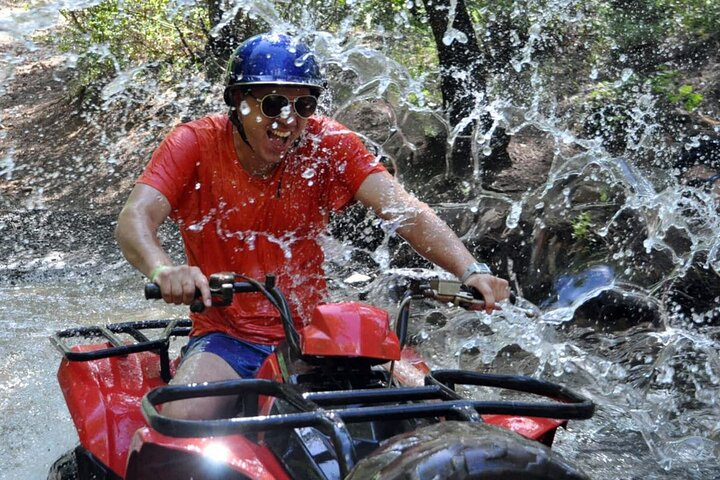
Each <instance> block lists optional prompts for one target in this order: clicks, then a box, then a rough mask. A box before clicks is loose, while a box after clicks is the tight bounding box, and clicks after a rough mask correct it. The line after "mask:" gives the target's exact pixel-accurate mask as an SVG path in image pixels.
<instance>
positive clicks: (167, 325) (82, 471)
mask: <svg viewBox="0 0 720 480" xmlns="http://www.w3.org/2000/svg"><path fill="white" fill-rule="evenodd" d="M210 284H211V291H212V293H213V305H214V306H215V307H218V308H222V306H223V305H228V304H230V303H231V302H232V301H233V299H234V296H235V294H242V293H251V292H260V293H261V294H263V295H264V296H265V297H266V298H267V300H268V301H269V302H270V303H272V304H273V305H274V306H275V307H276V308H277V310H278V312H279V313H280V317H281V320H282V324H283V327H284V329H285V335H286V340H285V341H284V342H283V343H281V344H280V345H279V346H278V347H277V348H276V349H275V351H274V352H273V353H272V354H271V355H270V356H269V357H268V358H267V359H266V361H265V362H264V363H263V365H262V366H261V367H260V370H259V371H258V374H257V377H256V378H254V379H241V380H232V381H223V382H212V383H206V384H197V385H169V384H168V382H169V381H170V379H171V378H172V375H173V373H174V369H175V367H176V365H177V361H178V359H171V358H170V357H171V355H170V351H171V348H170V347H171V344H172V342H174V341H176V340H177V339H178V337H184V336H187V335H188V334H189V330H190V328H189V327H190V321H189V320H155V321H144V322H126V323H118V324H112V325H107V326H96V327H81V328H73V329H68V330H63V331H60V332H57V333H56V334H55V335H54V336H52V337H51V341H52V342H53V344H54V345H55V346H56V347H57V349H58V350H60V351H61V352H62V354H63V359H62V361H61V364H60V368H59V371H58V380H59V383H60V386H61V389H62V391H63V394H64V396H65V400H66V403H67V405H68V409H69V410H70V414H71V416H72V418H73V422H74V423H75V427H76V429H77V432H78V436H79V438H80V442H79V445H78V446H77V447H76V448H75V449H73V450H71V451H69V452H68V453H67V454H65V455H64V456H63V457H61V458H60V459H59V460H58V461H57V462H55V464H54V465H53V466H52V467H51V469H50V474H49V477H48V478H49V479H55V480H69V479H82V480H85V479H109V480H114V479H153V480H157V479H158V478H163V479H191V478H193V479H271V478H277V479H292V478H297V479H303V480H304V479H318V480H320V479H322V480H325V479H343V478H347V479H353V480H357V479H475V478H482V479H538V480H540V479H554V480H558V479H573V480H574V479H585V478H587V477H586V476H585V475H584V474H583V473H581V472H580V471H578V470H577V469H576V468H574V467H573V466H572V465H570V464H569V463H567V462H565V461H564V460H563V459H562V458H561V457H560V456H559V455H558V454H556V453H554V452H553V451H552V450H551V449H550V446H551V445H552V442H553V439H554V435H555V431H556V429H557V428H558V427H559V426H564V425H565V424H566V423H567V420H570V419H586V418H590V417H591V416H592V414H593V410H594V405H593V404H592V403H591V402H590V401H588V400H586V399H584V398H583V397H581V396H579V395H577V394H576V393H574V392H572V391H570V390H568V389H566V388H564V387H562V386H560V385H556V384H553V383H550V382H546V381H543V380H539V379H535V378H531V377H522V376H511V375H491V374H481V373H477V372H471V371H463V370H430V369H429V368H428V367H427V365H426V364H425V363H424V362H423V361H422V359H421V358H420V357H419V356H418V355H417V354H416V353H415V352H414V351H413V350H412V349H411V348H410V347H408V346H406V345H405V337H406V336H407V326H408V319H409V306H410V303H411V301H412V300H415V299H426V298H434V299H436V300H439V301H443V302H448V301H450V302H453V303H455V304H458V305H465V306H467V305H471V304H474V303H479V302H480V300H477V299H476V298H474V297H473V295H472V292H468V291H466V290H464V289H463V287H462V286H461V285H460V284H459V283H457V282H448V281H440V280H432V281H422V282H415V283H412V284H411V285H410V288H408V290H407V292H406V294H405V296H404V298H403V300H402V302H401V304H400V307H399V314H398V317H397V319H396V322H395V328H394V329H391V326H390V318H389V314H388V313H387V312H386V311H385V310H382V309H380V308H377V307H374V306H371V305H368V304H365V303H360V302H341V303H329V304H323V305H320V306H318V307H317V308H316V309H315V311H314V312H313V314H312V318H311V319H310V320H309V322H308V323H307V325H306V326H304V327H303V328H301V329H300V330H298V329H297V328H296V326H295V324H294V322H293V319H292V318H291V315H290V309H289V306H288V304H287V302H286V301H285V298H284V297H283V295H282V293H281V292H280V291H279V290H278V289H277V288H276V287H275V282H274V277H273V276H268V277H267V278H266V279H265V281H264V282H262V283H261V282H258V281H256V280H253V279H250V278H247V277H242V276H239V275H235V274H232V273H222V274H215V275H212V276H211V278H210ZM146 297H148V298H159V297H160V292H159V290H158V288H157V286H156V285H154V284H148V285H146ZM240 300H241V297H238V298H235V301H240ZM149 332H155V335H154V336H153V337H154V338H152V339H151V338H150V337H149V336H148V335H147V334H148V333H149ZM158 332H160V333H159V334H158ZM463 385H470V386H484V387H492V388H499V389H509V390H514V391H517V392H524V393H526V394H529V396H535V397H538V396H539V397H543V398H542V399H540V400H538V399H537V398H536V399H534V400H533V401H525V400H524V399H523V401H482V400H473V399H468V398H464V397H462V396H461V395H460V394H459V393H458V392H457V391H456V389H457V387H458V386H463ZM218 395H235V396H237V397H238V399H239V400H238V408H237V413H236V415H235V416H233V417H231V418H220V419H212V420H181V419H176V418H170V417H167V416H163V415H162V410H161V409H159V408H158V407H160V406H161V405H162V404H164V403H167V402H171V401H175V400H182V399H187V398H198V397H203V396H218Z"/></svg>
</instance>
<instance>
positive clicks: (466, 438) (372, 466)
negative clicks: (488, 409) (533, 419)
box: [346, 422, 589, 480]
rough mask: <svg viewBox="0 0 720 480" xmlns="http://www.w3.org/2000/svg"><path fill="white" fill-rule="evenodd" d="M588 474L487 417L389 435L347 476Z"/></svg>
mask: <svg viewBox="0 0 720 480" xmlns="http://www.w3.org/2000/svg"><path fill="white" fill-rule="evenodd" d="M371 479H372V480H380V479H382V480H430V479H433V480H435V479H437V480H468V479H471V480H475V479H482V480H589V477H587V476H586V475H585V474H583V473H582V472H580V471H579V470H577V469H576V468H575V467H573V466H572V465H570V464H569V463H567V462H566V461H565V460H564V459H562V457H560V455H559V454H557V453H555V452H553V451H552V450H550V448H548V447H546V446H545V445H543V444H541V443H539V442H536V441H533V440H528V439H526V438H524V437H521V436H520V435H518V434H516V433H514V432H511V431H510V430H506V429H503V428H500V427H496V426H494V425H489V424H486V423H467V422H441V423H437V424H434V425H430V426H429V427H424V428H421V429H419V430H416V431H414V432H408V433H403V434H401V435H397V436H395V437H392V438H390V439H388V440H386V441H385V442H383V444H382V445H381V447H380V448H378V449H377V450H376V451H374V452H373V453H371V454H370V455H369V456H367V457H365V458H364V459H362V460H360V461H359V462H358V463H357V465H356V466H355V468H354V469H353V470H352V471H351V472H350V475H348V477H347V478H346V480H371Z"/></svg>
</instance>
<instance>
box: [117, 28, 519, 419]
mask: <svg viewBox="0 0 720 480" xmlns="http://www.w3.org/2000/svg"><path fill="white" fill-rule="evenodd" d="M323 86H324V81H323V79H322V78H321V76H320V73H319V69H318V66H317V64H316V62H315V59H314V57H313V56H312V54H311V53H310V52H309V50H308V48H307V47H306V46H305V45H303V44H302V43H299V42H297V41H295V40H293V39H292V38H289V37H287V36H284V35H271V34H270V35H269V34H265V35H259V36H256V37H252V38H250V39H248V40H247V41H245V42H244V43H243V44H242V45H241V46H240V47H239V48H238V49H237V51H236V52H235V55H234V56H233V58H232V59H231V61H230V63H229V65H228V74H227V80H226V89H225V101H226V103H227V104H228V105H229V106H230V107H231V109H230V114H229V115H227V116H226V115H217V116H210V117H205V118H202V119H200V120H197V121H194V122H191V123H189V124H185V125H181V126H179V127H178V128H176V129H175V130H174V131H173V132H171V133H170V134H169V136H168V137H167V138H166V139H165V140H164V141H163V143H162V144H161V145H160V147H159V148H158V149H157V150H156V151H155V153H154V154H153V157H152V159H151V161H150V163H149V164H148V166H147V168H146V169H145V171H144V172H143V174H142V175H141V177H140V178H139V180H138V183H137V184H136V186H135V188H134V189H133V191H132V192H131V194H130V197H129V199H128V201H127V204H126V205H125V207H124V208H123V210H122V212H121V214H120V217H119V219H118V224H117V230H116V236H117V239H118V242H119V244H120V247H121V249H122V251H123V254H124V255H125V256H126V258H127V259H128V260H129V261H130V262H131V263H132V264H133V265H134V266H135V267H136V268H138V269H139V270H140V271H141V272H143V273H144V274H146V275H147V276H148V277H149V278H150V279H151V281H153V282H155V283H157V284H158V285H159V286H160V289H161V291H162V293H163V298H164V300H165V301H166V302H168V303H175V304H190V303H191V302H192V301H193V300H194V295H195V290H196V289H199V291H200V292H201V294H202V301H203V302H204V304H205V305H206V306H207V307H210V305H211V300H210V291H209V288H208V280H207V278H206V276H207V275H209V274H211V273H214V272H220V271H233V272H237V273H242V274H244V275H247V276H250V277H254V278H264V276H265V274H268V273H273V274H276V275H277V281H278V286H279V287H280V288H281V290H282V291H283V292H284V293H285V294H286V296H287V297H288V300H289V302H290V304H291V306H292V313H293V315H294V318H295V319H296V320H298V321H302V319H303V318H308V315H309V313H310V311H311V309H312V308H313V306H314V305H316V304H317V303H318V302H320V301H321V300H322V297H323V294H324V292H325V281H324V274H323V269H322V262H323V253H322V249H321V247H320V245H319V243H318V236H319V235H320V234H321V233H322V232H323V231H324V229H325V227H326V226H327V222H328V216H329V214H330V212H332V211H339V210H342V209H343V208H344V207H345V206H346V205H347V204H348V203H350V202H352V201H359V202H361V203H362V204H364V205H366V206H368V207H369V208H372V209H373V210H374V211H375V213H376V214H377V215H379V216H380V217H382V218H384V219H386V220H391V221H394V222H396V223H397V225H398V229H397V231H398V233H399V234H400V235H402V237H403V238H405V239H406V240H407V241H408V242H409V243H410V244H411V245H412V246H413V248H415V250H417V251H418V253H420V254H421V255H423V256H424V257H426V258H427V259H429V260H431V261H432V262H434V263H436V264H437V265H439V266H441V267H442V268H444V269H446V270H448V271H450V272H452V273H454V274H455V275H457V276H458V277H459V278H461V279H462V280H463V281H464V282H465V283H466V284H467V285H469V286H471V287H474V288H476V289H477V290H478V291H479V292H480V293H481V294H482V296H483V297H484V299H485V302H486V308H487V310H488V311H491V310H492V309H493V308H494V307H495V303H496V301H499V300H503V299H505V298H507V296H508V293H509V291H508V283H507V282H506V281H505V280H502V279H499V278H496V277H494V276H492V275H491V274H490V271H489V269H487V267H486V266H484V265H483V264H478V263H477V262H476V261H475V259H474V258H473V257H472V255H471V254H470V253H469V252H468V251H467V249H466V248H465V247H464V246H463V244H462V242H461V241H460V240H459V239H458V238H457V236H456V235H455V234H454V233H453V232H452V231H451V230H450V229H449V228H448V226H447V225H446V224H445V223H444V222H442V221H441V220H440V219H439V218H438V217H437V216H436V215H435V214H434V213H433V212H432V210H431V209H430V208H429V207H428V206H427V205H425V204H424V203H421V202H420V201H418V200H417V199H415V198H414V197H413V196H411V195H410V194H408V193H407V192H406V191H405V190H404V189H403V188H402V187H401V186H400V185H399V184H398V183H397V182H396V181H395V179H394V178H393V177H392V176H391V175H390V174H388V173H387V171H386V170H385V168H383V166H382V165H380V164H378V163H377V161H376V159H375V158H374V157H373V155H371V154H370V153H369V152H368V151H367V149H366V148H365V147H364V145H363V144H362V142H361V141H360V139H359V138H358V137H357V136H356V135H355V134H353V133H352V132H350V131H348V130H347V129H346V128H345V127H343V126H342V125H340V124H338V123H337V122H334V121H332V120H330V119H328V118H324V117H319V116H313V113H314V112H315V108H316V106H317V97H318V96H319V95H320V93H321V91H322V89H323ZM168 217H170V218H171V219H172V220H174V221H175V222H176V223H177V224H178V226H179V228H180V232H181V234H182V237H183V243H184V247H185V252H186V255H187V265H174V264H173V262H172V261H171V259H170V258H169V257H168V255H167V254H166V253H165V252H164V251H163V249H162V248H161V246H160V242H159V240H158V238H157V228H158V227H159V226H160V224H161V223H162V222H163V221H164V220H165V219H166V218H168ZM248 297H249V298H248ZM191 317H192V319H193V329H192V332H191V339H190V341H189V343H188V347H187V349H186V351H185V352H184V355H183V360H182V362H181V364H180V366H179V368H178V371H177V374H176V376H175V378H174V379H173V383H198V382H208V381H218V380H227V379H234V378H238V377H251V376H253V375H254V374H255V372H256V370H257V368H258V366H259V365H260V363H261V362H262V360H263V359H264V358H265V356H267V355H268V354H269V353H270V352H271V350H272V347H273V345H275V344H277V343H278V342H279V341H280V340H282V338H283V331H282V326H281V324H280V322H279V318H278V315H277V313H276V312H275V311H274V310H273V308H272V307H271V306H270V305H269V304H268V303H267V302H265V301H263V300H262V299H261V298H260V296H259V294H258V295H257V296H256V297H253V296H248V295H244V296H243V299H242V301H237V300H236V301H234V302H233V304H232V305H231V306H229V307H222V308H206V310H205V311H204V312H202V313H199V314H198V313H193V314H192V315H191ZM234 402H235V399H233V398H213V399H193V400H185V401H178V402H173V403H169V404H167V405H166V406H165V410H164V413H165V414H167V415H171V416H176V417H180V418H212V417H221V416H224V415H227V414H228V413H230V412H231V409H232V408H233V405H234Z"/></svg>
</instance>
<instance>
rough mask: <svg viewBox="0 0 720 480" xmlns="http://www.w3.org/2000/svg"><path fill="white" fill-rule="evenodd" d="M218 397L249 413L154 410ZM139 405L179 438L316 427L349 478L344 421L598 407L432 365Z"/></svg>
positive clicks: (184, 392)
mask: <svg viewBox="0 0 720 480" xmlns="http://www.w3.org/2000/svg"><path fill="white" fill-rule="evenodd" d="M456 385H472V386H487V387H499V388H503V389H508V390H514V391H518V392H523V393H530V394H535V395H541V396H544V397H549V398H552V399H555V400H556V401H554V402H517V401H478V400H467V399H464V398H462V397H461V396H460V395H459V394H458V393H457V392H456V391H455V389H454V388H455V386H456ZM220 395H239V396H240V397H242V398H243V402H244V406H245V410H244V416H243V417H236V418H227V419H215V420H181V419H175V418H171V417H166V416H163V415H161V414H160V413H159V412H158V411H157V409H156V407H157V406H158V405H160V404H163V403H166V402H171V401H175V400H183V399H188V398H198V397H207V396H220ZM259 395H266V396H272V397H276V398H278V399H281V400H284V401H286V402H287V403H289V404H290V405H292V406H293V407H294V408H296V409H297V410H298V412H297V413H289V414H282V415H269V416H259V415H258V409H257V405H258V396H259ZM353 405H354V406H353ZM357 405H361V406H357ZM142 410H143V414H144V415H145V418H146V420H147V421H148V424H149V425H150V426H151V427H152V428H153V429H155V430H156V431H158V432H160V433H161V434H164V435H168V436H174V437H209V436H224V435H234V434H254V433H259V432H267V431H273V430H282V429H293V428H304V427H315V428H317V429H318V430H320V431H321V432H322V433H324V434H325V435H327V436H328V437H329V438H330V439H331V441H332V443H333V446H334V448H335V450H336V452H337V458H338V462H339V466H340V470H341V472H343V477H344V476H345V475H347V473H348V472H349V471H350V470H351V469H352V467H353V466H354V464H355V452H354V447H353V442H352V438H351V435H350V433H349V431H348V430H347V427H346V426H345V423H362V422H369V421H382V420H403V419H419V418H435V417H443V418H450V419H455V420H460V421H467V422H482V421H483V420H482V417H481V415H489V414H499V415H517V416H533V417H544V418H554V419H566V420H582V419H588V418H590V417H592V415H593V412H594V410H595V406H594V405H593V403H592V402H591V401H590V400H587V399H585V398H584V397H582V396H580V395H578V394H576V393H574V392H572V391H571V390H569V389H567V388H565V387H562V386H560V385H557V384H554V383H551V382H546V381H543V380H538V379H535V378H532V377H524V376H513V375H494V374H483V373H477V372H471V371H464V370H435V371H433V372H431V373H430V374H429V375H428V376H426V378H425V385H424V386H421V387H400V388H377V389H365V390H345V391H328V392H312V393H307V392H302V391H301V390H300V389H299V388H298V387H297V386H295V385H291V384H282V383H278V382H274V381H271V380H260V379H243V380H232V381H223V382H214V383H209V384H203V385H173V386H166V387H159V388H156V389H154V390H152V391H150V392H149V393H148V394H147V395H146V396H145V397H143V401H142Z"/></svg>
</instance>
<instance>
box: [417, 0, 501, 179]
mask: <svg viewBox="0 0 720 480" xmlns="http://www.w3.org/2000/svg"><path fill="white" fill-rule="evenodd" d="M423 3H424V5H425V11H426V13H427V17H428V20H429V24H430V28H431V29H432V32H433V37H434V38H435V44H436V45H437V52H438V61H439V64H440V75H441V92H442V96H443V107H444V108H445V111H446V112H447V116H448V121H449V123H450V126H451V127H455V126H456V125H458V124H459V123H460V122H462V121H463V120H464V119H465V118H467V117H468V116H469V115H470V114H471V113H472V110H473V107H474V106H475V104H476V102H477V97H478V96H483V97H484V96H485V88H486V83H485V74H486V70H485V65H484V56H483V55H482V52H481V51H480V47H479V46H478V42H477V39H476V38H475V30H474V28H473V24H472V20H471V19H470V15H469V14H468V11H467V7H466V6H465V1H464V0H456V1H455V9H454V11H453V9H452V8H451V1H450V0H442V1H441V0H423ZM451 19H452V23H451V24H449V23H450V20H451ZM453 33H455V34H456V35H453ZM459 35H462V36H464V38H466V41H460V40H458V38H457V36H459ZM446 37H447V38H446ZM479 122H480V125H479V127H480V128H482V129H487V128H489V127H490V125H491V122H492V119H491V118H490V116H489V115H488V114H486V115H484V116H483V117H482V118H480V119H479ZM476 123H477V120H473V121H472V122H469V123H468V125H467V126H466V127H465V128H464V129H463V130H462V132H460V134H459V135H458V137H457V138H456V139H455V142H454V144H453V145H452V152H451V155H450V172H449V173H450V174H452V175H458V176H463V177H465V176H467V175H468V174H470V173H472V169H473V163H474V162H473V158H472V152H471V142H472V139H471V135H472V132H473V129H474V128H475V127H476ZM505 145H506V143H504V145H501V147H502V149H503V150H504V146H505Z"/></svg>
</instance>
